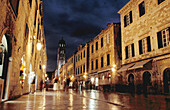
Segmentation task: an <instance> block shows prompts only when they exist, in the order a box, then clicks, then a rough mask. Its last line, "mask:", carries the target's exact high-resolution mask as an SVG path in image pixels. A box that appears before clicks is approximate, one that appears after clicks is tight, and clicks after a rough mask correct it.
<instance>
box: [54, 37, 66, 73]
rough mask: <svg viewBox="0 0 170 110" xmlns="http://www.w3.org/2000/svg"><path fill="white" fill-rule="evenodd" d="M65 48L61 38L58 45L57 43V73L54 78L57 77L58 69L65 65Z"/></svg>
mask: <svg viewBox="0 0 170 110" xmlns="http://www.w3.org/2000/svg"><path fill="white" fill-rule="evenodd" d="M65 47H66V44H65V41H64V40H63V38H62V40H60V41H59V43H58V53H57V71H56V73H55V76H59V74H60V68H61V66H62V65H64V64H65Z"/></svg>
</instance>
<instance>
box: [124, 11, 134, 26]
mask: <svg viewBox="0 0 170 110" xmlns="http://www.w3.org/2000/svg"><path fill="white" fill-rule="evenodd" d="M132 22H133V19H132V11H130V12H129V13H128V14H127V15H125V16H124V27H126V26H128V25H129V24H131V23H132Z"/></svg>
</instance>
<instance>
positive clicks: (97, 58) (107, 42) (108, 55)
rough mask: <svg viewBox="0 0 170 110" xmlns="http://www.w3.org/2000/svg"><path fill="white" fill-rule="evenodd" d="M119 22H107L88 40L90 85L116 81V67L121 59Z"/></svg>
mask: <svg viewBox="0 0 170 110" xmlns="http://www.w3.org/2000/svg"><path fill="white" fill-rule="evenodd" d="M120 33H121V32H120V23H112V24H107V28H106V29H103V30H102V31H101V32H100V33H99V34H98V35H97V36H96V37H95V38H94V39H93V40H91V41H90V42H89V70H88V78H89V81H91V84H92V85H96V86H99V85H105V84H104V83H102V82H104V80H107V82H109V84H110V85H111V84H115V83H116V79H115V77H116V69H117V68H118V67H119V66H120V60H121V36H120V35H121V34H120Z"/></svg>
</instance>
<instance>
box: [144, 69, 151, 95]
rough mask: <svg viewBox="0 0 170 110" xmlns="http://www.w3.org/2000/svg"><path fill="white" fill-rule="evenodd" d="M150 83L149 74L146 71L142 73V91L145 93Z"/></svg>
mask: <svg viewBox="0 0 170 110" xmlns="http://www.w3.org/2000/svg"><path fill="white" fill-rule="evenodd" d="M149 85H151V74H150V72H148V71H145V72H144V73H143V92H144V93H145V94H146V93H147V87H148V86H149Z"/></svg>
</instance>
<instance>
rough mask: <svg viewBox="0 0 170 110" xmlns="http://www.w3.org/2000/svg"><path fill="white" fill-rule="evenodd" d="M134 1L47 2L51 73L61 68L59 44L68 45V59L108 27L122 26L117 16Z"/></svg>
mask: <svg viewBox="0 0 170 110" xmlns="http://www.w3.org/2000/svg"><path fill="white" fill-rule="evenodd" d="M129 1H130V0H43V11H44V31H45V38H46V46H47V59H48V60H47V71H54V70H55V69H56V65H57V48H58V42H59V40H61V39H62V37H63V39H64V40H65V41H66V59H67V58H69V57H70V56H71V55H72V54H73V53H74V52H75V51H77V48H78V46H79V45H80V44H85V43H86V42H89V41H90V40H91V39H93V38H94V37H96V36H97V35H98V34H99V33H100V31H101V29H102V28H103V29H105V28H106V25H107V24H108V23H112V22H115V23H117V22H120V16H119V14H118V13H117V12H118V11H119V10H120V9H121V8H122V7H123V6H124V5H125V4H126V3H127V2H129Z"/></svg>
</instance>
